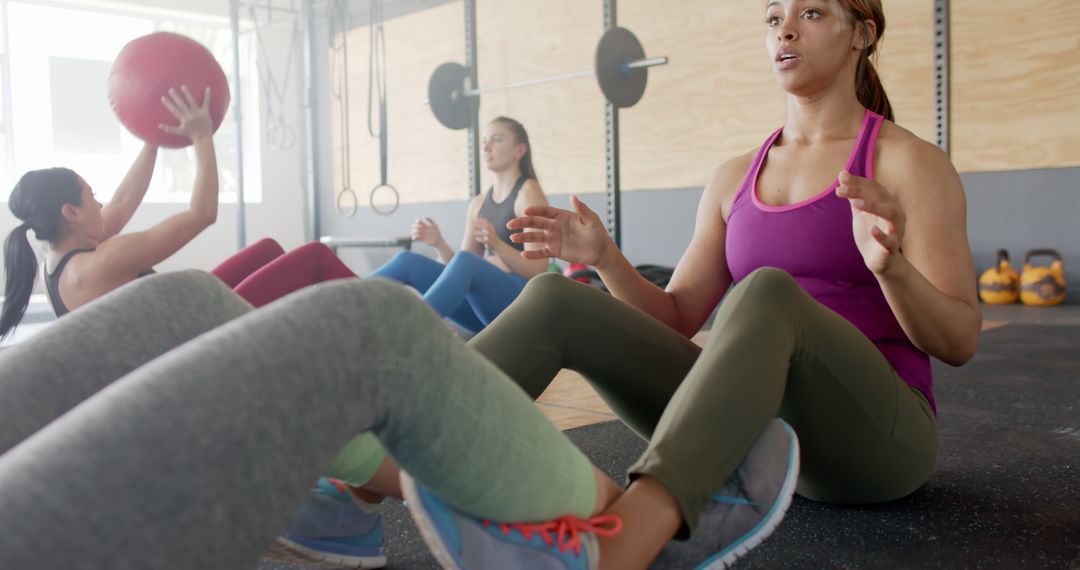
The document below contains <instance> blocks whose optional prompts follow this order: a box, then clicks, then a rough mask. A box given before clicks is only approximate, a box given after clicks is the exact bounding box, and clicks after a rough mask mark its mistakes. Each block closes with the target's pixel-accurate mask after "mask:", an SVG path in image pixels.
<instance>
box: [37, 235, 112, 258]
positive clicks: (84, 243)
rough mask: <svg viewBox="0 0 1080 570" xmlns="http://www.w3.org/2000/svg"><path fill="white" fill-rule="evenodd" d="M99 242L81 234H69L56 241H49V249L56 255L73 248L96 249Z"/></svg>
mask: <svg viewBox="0 0 1080 570" xmlns="http://www.w3.org/2000/svg"><path fill="white" fill-rule="evenodd" d="M99 245H101V242H99V241H97V240H95V239H91V238H88V237H86V236H82V235H76V234H71V235H68V236H66V237H64V238H62V239H60V240H58V241H54V242H49V251H50V252H51V253H52V254H53V255H56V256H62V255H64V254H65V253H67V252H69V251H72V250H75V249H96V248H97V246H99Z"/></svg>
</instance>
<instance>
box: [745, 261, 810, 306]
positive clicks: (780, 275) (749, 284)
mask: <svg viewBox="0 0 1080 570" xmlns="http://www.w3.org/2000/svg"><path fill="white" fill-rule="evenodd" d="M804 294H805V293H804V292H803V290H802V287H801V286H800V285H799V283H798V282H797V281H795V278H794V277H792V276H791V275H790V274H788V273H787V272H786V271H783V270H780V269H776V268H775V267H762V268H760V269H755V270H754V271H753V272H751V273H750V275H747V276H746V278H745V279H743V280H742V281H740V282H739V284H738V285H736V286H735V289H734V290H733V291H732V295H731V298H730V299H729V301H733V302H734V303H736V304H740V305H744V306H745V307H744V308H746V307H759V308H760V307H764V306H769V305H776V304H777V303H782V302H786V301H788V300H791V299H793V298H797V297H798V296H800V295H804ZM725 302H726V301H725Z"/></svg>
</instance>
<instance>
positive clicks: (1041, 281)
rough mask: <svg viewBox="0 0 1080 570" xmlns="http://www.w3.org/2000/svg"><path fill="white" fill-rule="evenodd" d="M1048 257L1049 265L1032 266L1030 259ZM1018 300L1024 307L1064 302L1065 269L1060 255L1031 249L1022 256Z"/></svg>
mask: <svg viewBox="0 0 1080 570" xmlns="http://www.w3.org/2000/svg"><path fill="white" fill-rule="evenodd" d="M1039 256H1049V257H1052V258H1053V261H1052V262H1051V263H1050V265H1038V266H1035V265H1032V264H1031V258H1033V257H1039ZM1020 300H1021V301H1022V302H1023V303H1024V304H1025V305H1033V306H1036V307H1048V306H1050V305H1058V304H1060V303H1061V302H1062V301H1064V300H1065V267H1064V264H1063V263H1062V261H1061V254H1059V253H1058V252H1056V251H1054V250H1052V249H1033V250H1031V251H1029V252H1028V253H1027V255H1025V256H1024V272H1023V273H1021V274H1020Z"/></svg>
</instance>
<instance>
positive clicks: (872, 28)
mask: <svg viewBox="0 0 1080 570" xmlns="http://www.w3.org/2000/svg"><path fill="white" fill-rule="evenodd" d="M860 23H861V24H862V25H860V26H858V28H859V34H857V35H858V37H857V38H855V43H856V45H855V46H854V47H855V50H856V51H866V50H868V49H870V46H872V45H874V41H875V40H876V39H877V22H874V21H873V20H862V22H860Z"/></svg>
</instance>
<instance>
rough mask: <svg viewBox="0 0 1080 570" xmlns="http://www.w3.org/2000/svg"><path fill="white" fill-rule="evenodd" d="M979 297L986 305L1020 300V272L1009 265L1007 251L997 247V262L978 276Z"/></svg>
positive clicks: (1004, 303) (1005, 303)
mask: <svg viewBox="0 0 1080 570" xmlns="http://www.w3.org/2000/svg"><path fill="white" fill-rule="evenodd" d="M979 298H980V299H982V302H983V303H986V304H987V305H1007V304H1009V303H1015V302H1017V301H1019V300H1020V274H1019V273H1017V272H1016V270H1015V269H1013V268H1012V266H1011V265H1009V252H1007V251H1005V250H1004V249H999V250H998V252H997V262H996V263H995V264H994V266H993V267H991V268H990V269H987V270H986V271H984V272H983V274H982V275H980V276H979Z"/></svg>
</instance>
